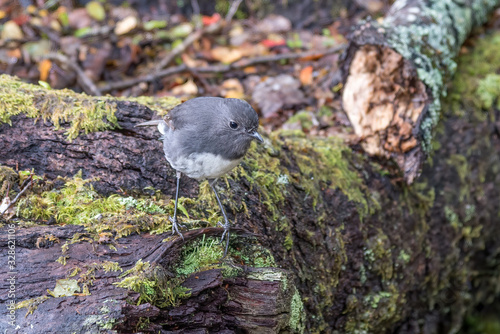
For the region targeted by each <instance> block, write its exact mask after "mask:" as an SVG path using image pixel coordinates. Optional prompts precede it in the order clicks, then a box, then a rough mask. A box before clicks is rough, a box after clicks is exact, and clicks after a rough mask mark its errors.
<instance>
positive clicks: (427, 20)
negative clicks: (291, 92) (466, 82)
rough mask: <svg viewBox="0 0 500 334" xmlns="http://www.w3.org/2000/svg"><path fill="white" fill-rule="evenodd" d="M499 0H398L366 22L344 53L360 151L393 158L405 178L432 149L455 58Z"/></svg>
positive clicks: (349, 109) (346, 97)
mask: <svg viewBox="0 0 500 334" xmlns="http://www.w3.org/2000/svg"><path fill="white" fill-rule="evenodd" d="M498 5H500V2H499V1H498V0H470V1H453V0H443V1H427V0H397V1H395V2H394V4H393V5H392V7H391V9H390V10H389V13H388V14H387V15H386V17H385V18H384V19H383V22H382V23H378V22H376V21H370V22H363V23H362V24H360V25H359V26H358V27H356V29H354V31H353V32H352V33H351V35H350V37H349V39H350V45H349V47H348V49H347V52H346V54H345V61H344V64H343V67H344V73H345V74H344V83H345V85H344V90H343V106H344V110H345V111H346V113H347V115H348V117H349V119H350V121H351V124H352V126H353V128H354V131H355V133H356V134H357V135H358V136H359V137H360V138H361V144H362V146H363V149H364V150H365V151H366V152H367V153H369V154H370V155H374V156H382V157H386V158H392V159H394V160H395V161H396V163H397V164H398V166H399V167H400V169H401V170H402V172H403V174H404V178H405V179H406V181H407V182H408V183H411V182H413V180H414V179H415V178H416V177H417V176H418V174H419V172H420V169H421V167H422V164H423V162H424V161H425V159H426V158H427V156H428V154H429V153H430V152H431V151H432V150H431V145H430V144H431V140H432V131H433V129H434V128H435V127H436V125H437V123H438V120H439V117H440V112H441V104H440V98H441V97H442V96H445V95H446V86H445V84H446V83H447V82H448V80H449V79H450V78H451V77H452V76H453V74H454V73H455V70H456V62H455V58H456V56H457V55H458V52H459V50H460V48H461V46H462V44H463V43H464V41H465V39H466V38H467V36H468V35H469V34H470V32H471V30H472V29H473V28H474V27H477V26H478V25H481V24H483V23H484V22H485V21H486V20H487V17H488V13H490V12H491V10H492V9H494V8H495V7H496V6H498Z"/></svg>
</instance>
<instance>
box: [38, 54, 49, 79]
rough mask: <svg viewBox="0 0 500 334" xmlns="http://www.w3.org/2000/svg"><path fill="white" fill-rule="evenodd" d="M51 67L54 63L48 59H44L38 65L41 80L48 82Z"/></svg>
mask: <svg viewBox="0 0 500 334" xmlns="http://www.w3.org/2000/svg"><path fill="white" fill-rule="evenodd" d="M51 67H52V62H51V61H50V60H48V59H44V60H42V61H41V62H40V63H39V64H38V71H40V80H42V81H47V78H48V77H49V72H50V69H51Z"/></svg>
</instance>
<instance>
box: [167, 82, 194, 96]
mask: <svg viewBox="0 0 500 334" xmlns="http://www.w3.org/2000/svg"><path fill="white" fill-rule="evenodd" d="M172 94H174V95H176V96H182V95H196V94H198V86H196V84H195V83H194V82H193V80H188V81H187V82H186V83H185V84H183V85H180V86H177V87H174V88H172Z"/></svg>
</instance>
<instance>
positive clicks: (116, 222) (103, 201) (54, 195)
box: [16, 172, 185, 247]
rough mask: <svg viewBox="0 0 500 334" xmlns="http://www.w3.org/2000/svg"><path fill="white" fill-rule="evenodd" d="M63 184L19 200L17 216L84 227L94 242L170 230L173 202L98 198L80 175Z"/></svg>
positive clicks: (112, 196)
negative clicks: (51, 220)
mask: <svg viewBox="0 0 500 334" xmlns="http://www.w3.org/2000/svg"><path fill="white" fill-rule="evenodd" d="M64 180H65V181H66V183H65V184H64V186H62V188H60V189H51V190H46V191H43V190H42V191H36V192H34V193H32V194H30V195H27V196H26V197H24V198H22V199H21V200H20V201H19V202H18V204H17V207H16V212H17V216H19V217H20V218H23V219H31V220H38V221H40V220H42V221H43V220H48V219H51V218H53V219H55V221H56V222H57V223H59V224H77V225H84V226H85V227H86V229H87V231H88V232H90V233H91V235H93V237H94V239H95V240H99V239H100V238H101V237H105V236H106V235H103V234H102V233H110V234H108V235H107V237H108V239H110V238H111V237H113V236H114V237H115V238H120V237H122V236H127V235H129V234H131V233H133V232H136V233H139V232H141V231H149V232H151V233H162V232H164V231H168V230H170V229H171V222H170V221H169V219H168V217H169V215H172V214H173V209H174V205H173V201H168V202H167V201H165V200H162V199H156V198H155V197H145V198H139V199H134V198H131V197H121V196H118V195H111V196H108V197H105V196H101V195H99V194H98V193H97V192H95V191H94V189H93V187H92V185H91V182H92V181H93V179H83V178H82V176H81V172H79V173H78V174H76V175H75V176H74V177H73V178H71V179H64ZM180 202H181V206H182V205H183V203H184V202H185V201H184V200H183V198H181V201H180ZM106 231H109V232H106ZM111 232H112V233H113V234H111ZM66 247H67V246H66Z"/></svg>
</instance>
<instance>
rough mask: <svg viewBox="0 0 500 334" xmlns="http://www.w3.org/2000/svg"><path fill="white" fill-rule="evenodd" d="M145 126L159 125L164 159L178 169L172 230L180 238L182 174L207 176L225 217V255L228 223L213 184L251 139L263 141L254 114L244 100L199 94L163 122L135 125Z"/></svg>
mask: <svg viewBox="0 0 500 334" xmlns="http://www.w3.org/2000/svg"><path fill="white" fill-rule="evenodd" d="M148 125H156V126H157V127H158V130H159V131H160V133H161V134H162V137H161V139H162V140H163V151H164V153H165V158H166V159H167V161H168V162H169V163H170V165H171V166H172V168H174V169H175V170H176V171H177V191H176V200H175V211H174V218H173V219H172V229H173V230H174V232H177V233H179V235H180V236H181V237H182V234H181V233H180V232H179V231H178V227H177V221H176V218H177V217H176V215H177V200H178V192H179V179H180V176H181V173H183V174H185V175H187V176H189V177H191V178H194V179H197V180H203V179H209V182H210V186H211V187H212V189H213V190H214V192H215V195H216V197H217V201H218V203H219V206H220V208H221V211H222V213H223V216H224V220H225V223H224V224H223V226H224V234H223V235H222V239H221V242H222V240H223V238H224V236H225V235H226V234H227V238H228V239H227V243H226V248H225V252H224V256H226V254H227V247H228V243H229V222H228V220H227V217H226V213H225V211H224V208H223V207H222V204H221V203H220V200H219V196H218V195H217V192H216V191H215V188H214V187H213V184H214V183H215V180H216V179H217V178H218V177H220V176H222V175H224V174H225V173H227V172H229V171H230V170H231V169H233V168H234V167H236V166H237V165H238V164H239V163H240V161H241V160H242V159H243V157H244V156H245V154H246V152H247V151H248V148H249V147H250V143H251V142H252V140H253V139H256V140H258V141H260V142H262V141H263V140H262V137H261V136H260V135H259V134H258V132H257V128H258V126H259V118H258V116H257V113H256V112H255V110H254V109H253V108H252V107H251V106H250V104H248V103H247V102H245V101H243V100H239V99H224V98H219V97H198V98H194V99H191V100H188V101H186V102H184V103H183V104H180V105H178V106H176V107H175V108H174V109H172V110H171V111H170V112H169V113H168V115H167V117H166V120H165V121H164V120H153V121H149V122H144V123H141V124H138V125H137V126H148Z"/></svg>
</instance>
